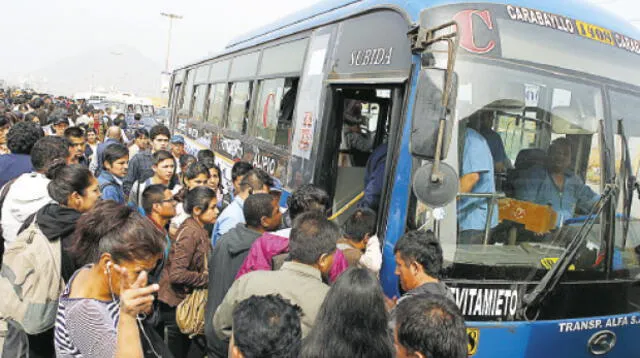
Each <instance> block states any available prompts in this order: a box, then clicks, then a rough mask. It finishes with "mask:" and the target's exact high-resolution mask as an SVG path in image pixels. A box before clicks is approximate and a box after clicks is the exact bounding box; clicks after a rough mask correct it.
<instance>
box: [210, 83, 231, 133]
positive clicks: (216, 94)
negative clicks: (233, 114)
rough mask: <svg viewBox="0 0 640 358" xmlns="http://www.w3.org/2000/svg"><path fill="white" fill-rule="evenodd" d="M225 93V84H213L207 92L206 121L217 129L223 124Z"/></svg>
mask: <svg viewBox="0 0 640 358" xmlns="http://www.w3.org/2000/svg"><path fill="white" fill-rule="evenodd" d="M226 92H227V84H226V83H216V84H213V85H211V89H210V90H209V99H208V100H209V110H208V111H207V121H208V122H211V123H213V124H214V125H216V126H218V127H220V126H222V123H223V118H224V104H225V95H226Z"/></svg>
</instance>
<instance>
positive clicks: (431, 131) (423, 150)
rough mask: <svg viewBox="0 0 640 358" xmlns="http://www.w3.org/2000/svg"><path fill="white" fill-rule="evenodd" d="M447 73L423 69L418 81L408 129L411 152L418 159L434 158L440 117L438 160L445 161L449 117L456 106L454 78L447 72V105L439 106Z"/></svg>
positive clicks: (456, 85) (449, 133)
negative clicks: (442, 127)
mask: <svg viewBox="0 0 640 358" xmlns="http://www.w3.org/2000/svg"><path fill="white" fill-rule="evenodd" d="M446 80H447V71H446V70H443V69H438V68H423V69H422V70H421V71H420V76H419V78H418V85H417V86H418V87H417V93H416V100H415V103H414V106H413V117H412V128H411V153H412V154H413V155H414V156H417V157H420V158H422V159H435V156H436V147H437V145H436V143H437V139H438V129H439V127H440V120H441V119H442V118H443V117H444V119H445V123H444V124H445V125H444V133H443V134H444V136H443V144H442V151H441V156H440V158H441V159H444V158H446V156H447V152H448V150H449V143H450V142H451V130H452V128H453V123H451V120H450V119H451V118H450V117H451V116H452V115H453V110H454V108H455V103H456V98H455V96H456V93H457V92H458V90H457V88H458V77H457V76H456V74H455V73H451V85H450V86H449V87H450V91H449V96H448V101H447V102H448V105H447V106H446V107H445V106H444V104H443V95H444V93H445V92H444V91H445V90H444V89H445V87H446Z"/></svg>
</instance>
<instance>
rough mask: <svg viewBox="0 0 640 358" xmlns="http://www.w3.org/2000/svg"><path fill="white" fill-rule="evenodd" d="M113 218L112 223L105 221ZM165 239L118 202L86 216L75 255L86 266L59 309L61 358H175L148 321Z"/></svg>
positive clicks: (73, 250)
mask: <svg viewBox="0 0 640 358" xmlns="http://www.w3.org/2000/svg"><path fill="white" fill-rule="evenodd" d="M104 218H109V220H104ZM164 245H165V241H164V234H163V233H162V232H161V231H160V230H159V229H158V228H156V227H155V225H154V224H153V223H152V222H151V221H150V220H148V219H147V218H145V217H143V216H142V215H140V214H139V213H138V212H137V211H136V210H135V209H133V208H130V207H127V206H124V205H120V204H117V203H115V202H113V201H109V200H107V201H103V202H101V203H99V204H98V205H97V206H96V208H95V210H93V211H91V212H90V213H87V214H86V215H84V216H83V217H82V218H81V219H80V220H79V221H78V225H77V229H76V232H75V234H74V236H73V245H72V247H71V250H70V252H71V254H72V256H73V257H74V259H75V260H76V261H77V262H78V263H79V264H80V265H84V266H83V267H82V268H81V269H79V270H78V271H76V272H75V274H74V275H73V276H72V278H71V280H70V281H69V282H68V283H67V285H66V288H65V290H64V292H63V293H62V296H61V297H60V303H59V306H58V312H57V319H56V325H55V348H56V354H57V357H58V358H78V357H98V358H99V357H105V358H106V357H109V358H111V357H116V358H121V357H127V358H141V357H144V356H145V352H148V353H149V355H150V356H153V357H171V355H170V354H169V353H168V351H167V349H166V347H165V346H164V344H163V343H162V339H161V338H160V337H159V336H158V335H157V334H155V332H154V331H153V329H151V328H150V327H149V325H150V324H149V323H148V322H146V321H145V319H144V318H145V316H146V315H148V314H150V313H151V312H152V311H153V301H154V297H153V293H155V292H157V291H158V285H157V283H153V282H149V279H150V278H152V277H155V274H154V271H155V270H157V268H158V267H159V265H161V263H160V262H161V259H162V253H163V251H164Z"/></svg>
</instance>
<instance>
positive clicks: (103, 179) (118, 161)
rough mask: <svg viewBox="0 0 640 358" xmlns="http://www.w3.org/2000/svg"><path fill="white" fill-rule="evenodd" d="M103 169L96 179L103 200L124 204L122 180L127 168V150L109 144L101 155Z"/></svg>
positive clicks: (120, 146) (121, 146)
mask: <svg viewBox="0 0 640 358" xmlns="http://www.w3.org/2000/svg"><path fill="white" fill-rule="evenodd" d="M102 160H103V163H102V165H103V168H104V170H103V171H102V172H100V176H99V177H98V183H99V184H100V192H101V193H102V199H103V200H113V201H115V202H116V203H118V204H126V200H125V196H124V190H123V189H122V180H123V179H124V177H125V175H127V170H128V168H129V149H127V147H125V146H124V145H122V144H111V145H110V146H108V147H107V149H105V150H104V153H103V154H102Z"/></svg>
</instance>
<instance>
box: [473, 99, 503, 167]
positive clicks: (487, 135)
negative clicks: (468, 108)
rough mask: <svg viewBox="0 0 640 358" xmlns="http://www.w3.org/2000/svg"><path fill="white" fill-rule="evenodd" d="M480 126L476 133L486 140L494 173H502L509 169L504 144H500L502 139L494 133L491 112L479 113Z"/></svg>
mask: <svg viewBox="0 0 640 358" xmlns="http://www.w3.org/2000/svg"><path fill="white" fill-rule="evenodd" d="M478 115H479V116H480V119H479V121H480V126H479V130H478V132H480V134H482V136H483V137H484V139H486V140H487V144H488V145H489V149H490V150H491V155H492V156H493V165H494V169H495V171H496V172H499V173H500V172H504V171H505V170H506V169H508V168H509V166H510V164H509V159H508V158H507V152H506V151H505V150H504V144H503V143H502V137H500V134H498V133H496V132H495V131H494V130H493V128H492V126H493V112H491V111H480V112H479V113H478Z"/></svg>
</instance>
